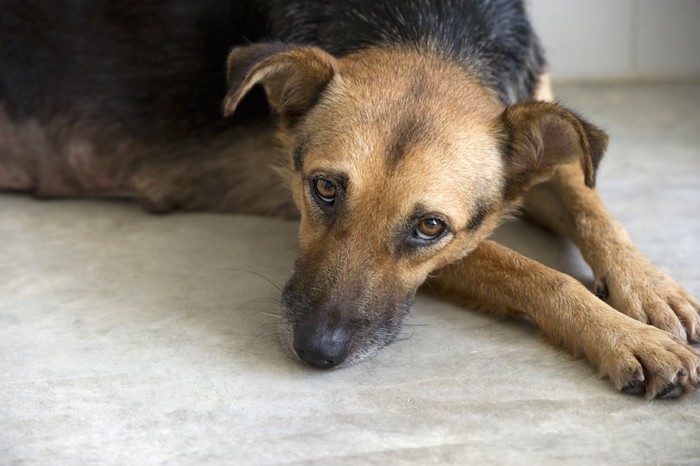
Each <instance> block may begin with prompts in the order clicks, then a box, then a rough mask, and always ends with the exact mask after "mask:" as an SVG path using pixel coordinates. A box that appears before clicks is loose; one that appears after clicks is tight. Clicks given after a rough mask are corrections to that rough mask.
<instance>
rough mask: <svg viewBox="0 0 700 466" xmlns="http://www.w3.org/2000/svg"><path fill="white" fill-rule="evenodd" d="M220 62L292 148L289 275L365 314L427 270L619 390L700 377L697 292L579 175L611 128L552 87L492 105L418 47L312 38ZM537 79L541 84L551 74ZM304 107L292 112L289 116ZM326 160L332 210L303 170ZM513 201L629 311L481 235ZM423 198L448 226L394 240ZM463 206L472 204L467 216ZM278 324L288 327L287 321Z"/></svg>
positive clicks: (663, 387)
mask: <svg viewBox="0 0 700 466" xmlns="http://www.w3.org/2000/svg"><path fill="white" fill-rule="evenodd" d="M251 54H252V55H251ZM251 56H255V57H258V61H257V63H256V64H255V65H254V66H252V67H250V68H249V69H248V72H247V74H245V76H243V75H240V70H238V69H235V68H236V67H237V66H238V63H245V62H246V61H249V60H250V59H251ZM229 66H230V67H233V68H234V69H235V70H234V71H235V73H233V75H234V76H235V75H236V73H237V74H239V75H240V77H239V78H233V80H234V83H233V84H232V89H231V93H230V94H229V98H228V99H227V101H226V103H225V107H226V111H227V112H232V111H234V110H235V106H236V104H237V102H238V101H240V99H241V98H242V96H243V95H244V94H245V92H246V91H247V90H248V89H250V88H251V87H252V86H254V85H256V84H262V85H263V86H264V87H265V89H266V91H267V93H268V95H269V96H270V98H271V103H272V105H273V106H274V107H275V108H277V110H278V111H279V112H280V113H281V114H282V117H283V118H282V122H283V124H282V127H281V134H280V140H281V141H282V143H283V149H284V151H285V152H286V153H288V154H295V153H296V152H299V154H296V155H294V157H297V158H299V159H298V160H293V159H292V157H290V160H289V163H288V178H289V180H290V187H291V190H292V195H293V198H294V200H295V203H296V205H297V207H298V209H299V211H300V213H301V224H300V228H299V246H300V256H299V257H300V259H299V261H298V264H297V270H296V271H295V275H294V277H293V279H292V280H291V281H290V282H291V283H292V284H291V285H288V287H291V288H294V289H297V288H298V289H302V288H303V289H304V290H308V292H309V293H311V292H313V293H316V295H318V296H320V298H318V299H317V301H318V303H319V304H318V305H319V306H320V307H322V308H324V309H325V308H326V307H328V306H330V309H340V311H338V312H341V311H342V312H344V313H350V315H345V314H343V316H342V319H345V318H347V319H350V320H351V321H354V320H360V321H364V322H369V323H371V322H375V321H377V320H378V319H381V318H382V312H385V310H386V308H387V307H386V306H384V307H382V305H381V303H383V302H385V301H387V302H390V303H391V302H398V301H400V300H401V299H402V297H403V296H406V295H412V293H413V292H414V291H415V289H416V288H417V287H418V286H419V285H420V284H421V283H423V282H424V281H425V280H426V278H427V277H428V275H429V274H431V272H432V274H431V278H430V279H429V280H428V283H429V284H430V285H431V286H429V287H428V288H429V289H433V290H436V291H437V292H439V293H442V294H447V295H449V296H451V297H453V298H456V299H459V300H469V301H471V302H476V303H478V304H479V305H480V307H482V308H485V309H491V310H495V311H499V312H516V313H524V314H526V315H528V316H530V317H531V318H532V319H533V320H534V321H535V322H536V323H537V324H538V326H539V327H540V328H541V329H542V331H543V333H544V334H545V335H546V336H547V337H548V338H550V339H551V340H552V341H553V342H555V343H556V344H558V345H560V346H561V347H563V348H566V349H567V350H569V351H571V352H572V353H575V354H582V355H585V356H586V357H587V358H588V360H589V361H590V362H591V364H593V366H594V367H595V368H596V369H597V370H598V371H599V372H600V373H601V374H602V375H604V376H606V377H609V378H610V379H611V380H612V382H613V383H614V385H615V386H616V387H617V388H618V389H625V390H635V389H636V388H638V385H639V384H643V385H645V391H646V395H647V397H649V398H653V397H655V396H657V395H661V396H663V395H666V394H668V393H671V392H673V390H674V389H678V390H680V389H682V390H683V391H686V392H687V391H689V390H691V389H692V387H693V385H694V384H696V383H697V382H698V371H699V367H700V356H699V355H698V353H697V352H695V351H694V350H693V349H692V348H691V347H690V346H688V345H687V344H685V343H683V342H682V341H681V340H687V338H696V337H697V336H698V334H700V330H698V321H699V320H700V319H699V318H698V314H697V311H696V309H698V307H697V304H696V303H694V302H693V301H692V299H691V298H690V296H689V295H688V294H687V293H685V291H683V290H682V289H681V288H679V287H678V286H677V285H675V284H674V283H673V282H672V281H671V280H670V279H669V278H668V277H666V276H665V275H663V274H661V273H660V272H658V271H657V270H656V269H655V268H654V267H653V266H651V265H650V264H649V263H648V262H647V261H646V260H645V259H644V258H643V257H642V256H641V255H640V254H639V253H638V252H637V251H636V250H635V249H634V247H633V246H632V244H631V243H630V242H629V240H628V238H627V237H626V235H625V234H624V231H623V230H622V228H621V227H620V226H619V225H618V224H617V223H616V222H615V221H614V220H613V219H612V218H611V216H610V215H609V214H608V213H607V212H606V211H605V209H604V207H603V206H602V203H601V202H600V199H599V197H598V195H597V193H596V192H595V191H594V190H593V189H592V188H591V186H592V185H593V182H594V178H595V176H594V175H595V168H596V165H597V162H598V160H599V159H600V157H601V156H602V152H603V151H604V149H605V146H606V144H607V137H606V136H605V134H604V133H603V132H602V131H600V130H598V129H597V128H595V127H594V126H592V125H590V124H588V123H586V122H584V121H583V120H580V119H579V118H578V117H577V116H576V115H574V114H572V113H571V112H569V111H568V110H566V109H564V108H562V107H560V106H558V105H555V104H552V103H544V102H530V103H522V104H518V105H516V106H513V107H510V108H507V109H504V108H503V107H502V106H501V105H500V104H499V103H498V102H497V100H496V99H495V98H494V96H493V94H492V93H490V92H488V91H486V90H485V89H484V88H483V87H481V86H480V85H479V84H478V83H477V82H476V81H475V80H473V79H472V78H471V77H469V76H468V74H467V73H466V72H465V71H464V70H463V69H461V68H459V67H458V66H456V65H453V64H450V63H448V62H446V61H444V60H442V59H440V58H438V57H435V56H431V55H430V54H428V53H424V52H420V51H416V50H402V49H395V50H387V49H384V50H372V49H370V50H364V51H362V52H358V53H355V54H352V55H349V56H347V57H345V58H343V59H340V60H337V59H335V58H333V57H330V56H329V55H327V54H325V53H321V52H319V51H317V50H316V49H313V48H304V49H298V50H295V51H293V52H289V51H283V52H281V53H278V52H277V51H275V50H272V49H264V48H257V49H250V50H243V51H234V53H233V54H232V58H231V59H230V60H229ZM319 89H323V90H324V92H323V97H322V98H321V99H320V100H319V101H318V102H316V101H315V100H314V99H315V98H316V94H315V93H317V92H318V91H319ZM537 96H538V97H539V98H540V99H543V100H551V98H552V92H551V88H550V86H549V78H548V77H547V76H543V77H542V78H541V80H540V88H539V89H538V91H537ZM290 108H291V109H292V111H290ZM300 111H303V112H304V118H303V119H296V118H294V117H296V116H298V115H299V113H300ZM402 128H403V130H402ZM402 131H403V132H402ZM414 131H417V132H421V131H422V133H421V134H420V137H413V134H412V132H414ZM397 141H398V142H397ZM397 144H398V145H397ZM504 145H507V147H508V148H509V151H510V152H509V154H510V155H509V156H508V157H505V158H504V156H503V154H502V151H503V147H504ZM397 147H398V149H397ZM300 148H301V149H300ZM393 152H396V153H395V154H394V153H393ZM302 155H303V158H302ZM337 174H341V175H342V177H343V178H344V179H346V180H347V188H346V191H345V192H344V193H343V195H344V196H345V197H344V198H343V199H342V206H341V207H342V210H341V211H339V213H338V214H337V216H336V217H334V218H333V219H332V220H330V219H328V218H327V217H326V216H324V214H323V213H322V211H321V210H319V208H318V206H317V205H316V201H315V200H314V198H313V195H312V194H311V192H310V189H309V181H310V180H313V179H315V177H318V176H336V175H337ZM339 202H340V201H339ZM522 203H525V205H526V206H527V208H528V211H529V212H530V213H531V215H532V216H533V217H534V218H535V219H537V220H538V221H541V222H542V223H544V224H546V225H548V226H550V227H551V228H553V229H555V230H556V231H560V232H561V233H563V234H565V235H567V236H568V237H570V238H572V239H573V240H574V241H576V242H577V244H578V245H579V247H580V248H581V250H582V253H583V255H584V257H585V258H586V260H587V261H588V262H589V263H590V264H591V266H592V267H593V269H594V272H595V273H596V276H597V277H599V278H600V279H601V280H605V281H606V283H607V284H608V287H609V291H610V296H611V300H610V303H611V304H612V305H613V306H615V307H616V308H617V309H618V310H620V311H622V312H623V313H625V314H628V315H629V316H631V317H634V318H636V319H637V320H634V319H632V318H629V317H627V316H625V315H623V314H621V313H619V312H617V311H616V310H615V309H613V307H611V306H609V305H608V304H606V303H605V302H603V301H602V300H600V299H598V298H597V297H595V296H594V295H593V294H591V293H590V292H589V291H588V290H586V289H585V288H584V287H583V286H582V285H581V284H580V283H578V282H576V281H575V280H573V279H572V278H571V277H568V276H566V275H564V274H562V273H559V272H556V271H554V270H551V269H548V268H547V267H545V266H543V265H541V264H538V263H536V262H534V261H532V260H530V259H527V258H524V257H522V256H520V255H518V254H516V253H515V252H513V251H510V250H508V249H506V248H504V247H502V246H498V245H496V244H495V243H492V242H490V241H485V240H486V238H487V237H488V236H489V235H490V234H491V232H492V231H493V230H494V229H495V228H496V227H497V226H498V224H499V222H500V220H501V218H502V217H503V216H504V215H507V214H508V213H509V212H512V211H513V210H514V209H516V208H517V207H518V206H520V205H521V204H522ZM417 206H420V208H421V209H423V210H425V211H427V212H430V213H431V214H435V215H439V216H440V217H441V218H444V219H445V220H446V222H447V223H448V225H449V228H450V233H449V236H448V237H446V238H444V239H443V240H441V241H440V242H439V243H437V244H436V245H435V246H431V247H429V248H423V249H418V250H416V251H413V252H411V253H410V254H404V253H402V251H401V250H400V247H401V246H400V244H401V243H400V242H397V241H396V240H395V237H396V235H397V231H400V228H401V226H402V225H403V224H405V223H406V222H407V218H410V216H411V214H412V213H413V212H415V211H416V209H417ZM339 208H340V207H339ZM480 209H481V210H483V213H484V215H483V219H482V218H480V217H479V216H478V213H479V210H480ZM475 216H477V218H478V219H479V220H483V221H479V222H474V223H475V224H478V227H474V228H470V227H469V226H468V225H469V224H470V221H473V220H470V219H474V218H475ZM329 222H330V223H329ZM640 272H641V273H640ZM327 303H331V304H332V305H328V304H327ZM348 303H351V306H348ZM343 306H345V307H343ZM388 308H391V306H389V307H388ZM382 309H383V310H382ZM328 312H331V313H334V312H336V311H328ZM323 318H324V319H330V317H323ZM384 318H387V317H386V316H384ZM335 319H336V320H338V319H341V317H338V316H336V317H335ZM640 320H641V321H642V322H640ZM646 320H648V321H650V323H652V324H654V325H656V326H657V327H659V328H661V329H664V330H669V331H670V332H672V333H673V334H675V335H676V337H677V338H678V339H676V338H674V337H673V336H671V334H669V333H666V332H663V331H662V330H659V329H657V328H654V327H652V326H649V325H646V323H645V321H646ZM292 324H293V322H292V321H288V322H285V324H284V325H287V326H291V325H292ZM283 333H284V334H285V335H288V336H289V338H292V336H291V335H292V333H293V332H292V330H291V327H289V328H284V329H283ZM285 345H286V346H287V347H289V348H291V347H292V346H293V345H292V342H291V340H287V341H286V342H285ZM292 351H293V350H292ZM358 358H359V356H358ZM635 384H636V385H635Z"/></svg>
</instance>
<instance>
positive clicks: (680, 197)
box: [0, 83, 700, 465]
mask: <svg viewBox="0 0 700 466" xmlns="http://www.w3.org/2000/svg"><path fill="white" fill-rule="evenodd" d="M558 95H559V96H560V98H561V99H562V101H563V102H564V103H566V104H568V105H570V106H572V107H574V108H576V109H578V110H580V111H581V112H582V113H584V114H586V115H587V116H589V117H590V118H591V119H592V120H594V121H596V122H599V123H601V124H602V125H603V126H604V127H606V128H607V129H608V130H609V132H610V133H611V135H612V144H611V147H610V151H609V153H608V157H607V159H606V160H605V161H604V163H603V167H602V172H601V175H600V177H599V186H600V189H601V191H602V193H603V196H604V197H605V199H606V200H607V202H608V204H609V206H610V209H611V210H612V211H613V212H614V213H615V214H616V215H617V216H618V217H619V218H620V219H621V221H622V222H623V224H624V225H625V226H626V227H627V229H628V231H629V232H630V234H631V236H632V237H633V238H634V239H635V240H636V241H637V243H638V245H639V246H640V248H641V249H642V250H643V251H644V252H645V253H646V254H648V255H649V256H650V258H651V259H652V260H653V261H654V262H656V263H657V264H658V265H660V266H661V268H662V269H664V270H665V271H667V272H669V273H670V274H671V275H673V276H674V277H675V278H676V279H677V280H678V281H679V282H681V283H682V284H684V285H685V286H686V287H687V288H688V289H689V290H690V291H691V292H692V293H694V294H695V295H696V296H700V266H698V263H699V262H700V240H699V239H698V236H699V235H700V83H696V84H673V85H659V84H644V85H643V84H639V85H593V84H590V85H561V86H558ZM294 235H295V224H294V223H290V222H285V221H280V220H274V219H259V218H250V217H237V216H225V215H209V214H206V215H204V214H188V215H184V214H182V215H171V216H164V217H157V216H149V215H146V214H144V213H142V212H141V211H140V210H139V209H138V208H137V207H136V206H134V205H131V204H128V203H114V202H112V203H109V202H102V203H100V202H84V201H61V202H36V201H33V200H31V199H29V198H27V197H23V196H11V195H2V196H0V248H1V250H2V260H1V261H0V464H42V465H43V464H193V463H197V464H273V463H295V462H296V463H303V464H324V465H325V464H528V463H529V464H605V463H607V464H700V393H695V394H693V395H691V396H689V397H687V398H685V399H683V400H680V401H654V402H647V401H644V400H643V399H640V398H636V397H632V396H626V395H622V394H619V393H617V392H615V391H614V390H613V389H612V387H611V386H610V385H609V383H608V382H607V381H605V380H600V379H598V378H596V376H595V375H594V374H593V372H592V371H591V370H590V369H589V367H588V366H587V365H586V363H585V362H583V361H577V360H572V359H571V358H569V357H568V356H567V355H565V354H563V353H561V352H560V351H557V350H556V349H553V348H551V347H550V346H548V345H547V344H545V343H544V342H543V341H542V340H541V339H540V338H538V336H537V333H536V331H535V330H534V329H533V328H531V327H530V326H528V324H526V323H522V322H512V321H500V320H497V319H494V318H492V317H489V316H488V315H483V314H478V313H474V312H470V311H467V310H463V309H459V308H457V307H455V306H452V305H449V304H445V303H442V302H439V301H436V300H434V299H431V298H429V297H427V296H421V297H419V299H418V301H417V303H416V305H415V307H414V310H413V312H412V316H411V317H410V319H409V322H408V326H407V327H406V332H405V333H406V336H409V337H410V338H407V339H406V340H405V341H401V342H398V343H396V344H394V345H392V346H390V347H388V348H387V349H385V350H383V351H382V352H381V353H380V354H379V355H378V356H377V357H376V358H375V359H373V360H371V361H368V362H366V363H363V364H361V365H358V366H356V367H353V368H350V369H344V370H337V371H330V372H319V371H314V370H310V369H307V368H305V367H302V366H301V365H299V364H297V363H295V362H292V361H290V360H289V359H287V358H286V357H285V356H284V355H283V354H282V353H281V351H280V350H279V348H278V346H277V343H276V341H275V339H274V337H273V336H272V329H273V326H272V324H271V320H270V319H269V317H268V316H267V314H266V313H267V312H268V311H274V310H275V308H276V299H277V290H276V289H275V287H274V286H273V285H271V284H270V283H268V282H267V281H266V280H264V279H262V278H260V277H259V276H257V275H255V274H252V273H248V272H246V271H250V272H255V273H259V274H261V275H264V276H265V277H267V278H269V279H271V280H273V281H274V282H277V283H283V282H284V280H285V278H286V276H287V274H288V272H289V270H290V268H291V265H292V261H293V258H294V255H295V249H294V244H295V239H294ZM498 237H499V238H500V239H501V240H502V241H504V242H506V243H507V244H510V245H512V246H514V247H516V248H518V249H520V250H522V251H525V252H528V253H529V254H531V255H533V256H535V257H537V258H539V259H541V260H543V261H545V262H547V263H549V264H550V265H553V266H557V267H559V268H562V269H564V270H567V271H569V272H570V273H572V274H574V275H576V276H577V277H579V278H581V279H582V280H584V281H590V273H589V272H588V271H587V268H586V267H585V265H584V264H583V263H582V262H581V259H580V257H579V256H578V254H577V253H576V252H575V251H574V250H573V249H572V247H571V246H570V245H569V244H567V243H566V242H564V241H562V240H560V239H558V238H555V237H553V236H551V235H549V234H548V233H545V232H543V231H541V230H539V229H537V228H535V227H532V226H529V225H525V224H518V223H516V224H510V225H507V226H506V227H505V228H504V229H503V230H502V231H500V232H499V233H498Z"/></svg>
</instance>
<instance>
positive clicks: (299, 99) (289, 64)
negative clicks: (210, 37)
mask: <svg viewBox="0 0 700 466" xmlns="http://www.w3.org/2000/svg"><path fill="white" fill-rule="evenodd" d="M338 66H339V62H338V60H336V59H335V58H334V57H332V56H331V55H329V54H328V53H326V52H324V51H323V50H321V49H319V48H316V47H293V46H290V45H286V44H280V43H269V44H255V45H249V46H245V47H238V48H235V49H233V50H232V51H231V53H230V54H229V56H228V62H227V81H228V94H227V95H226V98H225V99H224V104H223V110H224V115H225V116H228V115H231V114H232V113H233V112H234V111H235V110H236V107H237V106H238V104H239V103H240V102H241V100H242V99H243V97H245V95H246V94H247V93H248V92H249V91H250V90H251V89H252V88H253V87H254V86H255V85H257V84H260V85H262V86H263V87H264V88H265V92H266V93H267V99H268V101H269V102H270V105H272V107H273V108H274V109H276V110H277V111H278V112H279V113H280V114H282V116H283V117H285V119H287V121H288V122H293V121H294V120H296V119H297V118H298V117H300V116H302V115H303V114H305V113H306V112H307V111H308V110H309V109H310V108H311V107H312V106H313V105H314V104H315V103H316V101H317V100H318V97H319V95H320V94H321V92H322V91H323V90H324V89H325V87H326V85H328V83H329V82H330V81H331V79H333V76H335V74H336V72H337V69H338Z"/></svg>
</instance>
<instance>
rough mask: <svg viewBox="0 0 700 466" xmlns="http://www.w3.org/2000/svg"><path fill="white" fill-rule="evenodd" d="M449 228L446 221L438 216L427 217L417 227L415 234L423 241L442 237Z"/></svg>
mask: <svg viewBox="0 0 700 466" xmlns="http://www.w3.org/2000/svg"><path fill="white" fill-rule="evenodd" d="M446 228H447V225H445V222H443V221H442V220H440V219H437V218H426V219H424V220H421V222H420V223H419V224H418V226H417V227H416V230H415V232H414V235H415V236H416V238H418V239H421V240H423V241H432V240H434V239H437V238H438V237H440V236H441V235H442V234H443V233H444V232H445V229H446Z"/></svg>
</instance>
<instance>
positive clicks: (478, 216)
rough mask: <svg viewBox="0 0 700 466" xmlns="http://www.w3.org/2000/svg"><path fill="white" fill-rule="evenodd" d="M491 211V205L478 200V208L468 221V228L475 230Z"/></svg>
mask: <svg viewBox="0 0 700 466" xmlns="http://www.w3.org/2000/svg"><path fill="white" fill-rule="evenodd" d="M488 213H489V206H488V205H487V204H486V202H484V201H478V202H477V203H476V209H475V210H474V214H473V215H472V217H471V218H470V219H469V222H467V230H469V231H474V230H476V229H477V228H479V225H481V223H482V222H483V221H484V219H485V218H486V215H487V214H488Z"/></svg>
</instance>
